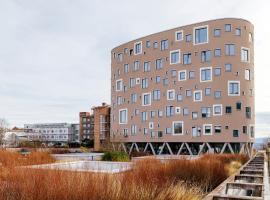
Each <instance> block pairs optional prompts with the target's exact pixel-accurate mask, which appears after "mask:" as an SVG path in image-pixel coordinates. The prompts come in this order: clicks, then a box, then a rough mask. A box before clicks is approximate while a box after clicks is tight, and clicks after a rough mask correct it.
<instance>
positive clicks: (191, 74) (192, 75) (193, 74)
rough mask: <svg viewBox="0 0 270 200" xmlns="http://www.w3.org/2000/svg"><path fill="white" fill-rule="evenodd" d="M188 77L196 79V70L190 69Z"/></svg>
mask: <svg viewBox="0 0 270 200" xmlns="http://www.w3.org/2000/svg"><path fill="white" fill-rule="evenodd" d="M188 77H189V79H194V78H195V71H189V73H188Z"/></svg>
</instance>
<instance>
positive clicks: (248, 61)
mask: <svg viewBox="0 0 270 200" xmlns="http://www.w3.org/2000/svg"><path fill="white" fill-rule="evenodd" d="M242 50H247V51H248V60H247V61H246V60H243V59H242ZM240 55H241V62H245V63H250V48H247V47H241V54H240Z"/></svg>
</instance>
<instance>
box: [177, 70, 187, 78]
mask: <svg viewBox="0 0 270 200" xmlns="http://www.w3.org/2000/svg"><path fill="white" fill-rule="evenodd" d="M185 80H187V71H186V70H182V71H179V72H178V81H185Z"/></svg>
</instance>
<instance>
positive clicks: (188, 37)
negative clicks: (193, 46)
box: [186, 34, 192, 42]
mask: <svg viewBox="0 0 270 200" xmlns="http://www.w3.org/2000/svg"><path fill="white" fill-rule="evenodd" d="M191 40H192V35H191V34H188V35H186V42H191Z"/></svg>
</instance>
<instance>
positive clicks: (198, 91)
mask: <svg viewBox="0 0 270 200" xmlns="http://www.w3.org/2000/svg"><path fill="white" fill-rule="evenodd" d="M195 93H201V99H200V100H196V99H195ZM193 101H194V102H200V101H202V90H195V91H193Z"/></svg>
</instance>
